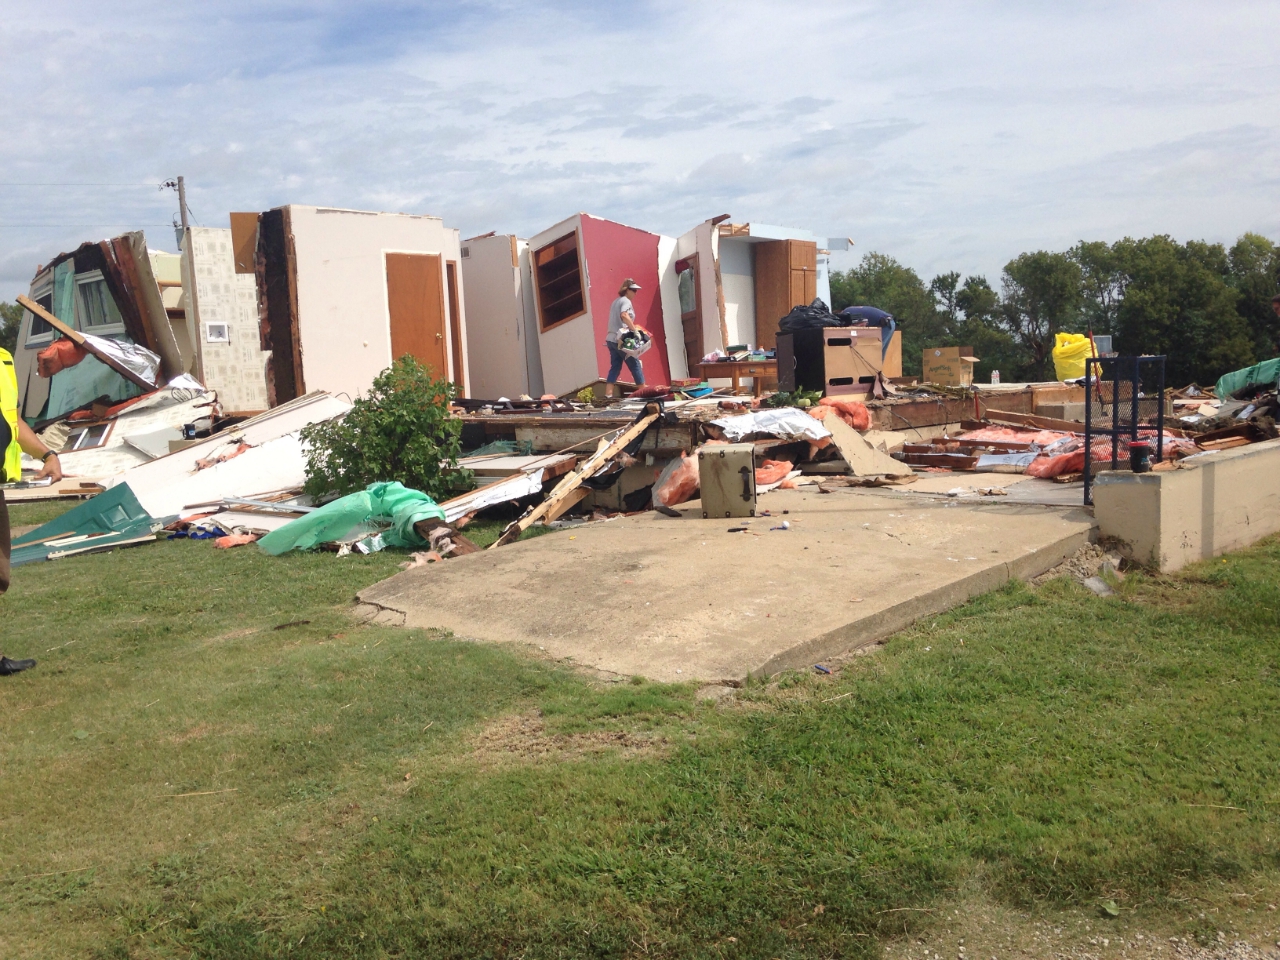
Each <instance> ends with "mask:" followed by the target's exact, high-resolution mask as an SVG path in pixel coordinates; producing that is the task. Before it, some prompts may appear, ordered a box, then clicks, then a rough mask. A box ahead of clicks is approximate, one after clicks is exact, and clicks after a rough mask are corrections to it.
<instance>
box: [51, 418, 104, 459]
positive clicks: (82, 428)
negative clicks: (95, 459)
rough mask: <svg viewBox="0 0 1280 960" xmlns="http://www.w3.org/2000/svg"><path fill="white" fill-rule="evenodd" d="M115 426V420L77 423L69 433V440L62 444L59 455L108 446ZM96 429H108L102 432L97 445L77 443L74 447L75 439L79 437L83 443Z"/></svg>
mask: <svg viewBox="0 0 1280 960" xmlns="http://www.w3.org/2000/svg"><path fill="white" fill-rule="evenodd" d="M115 425H116V422H115V421H114V420H93V421H90V422H88V423H77V424H76V425H75V426H73V427H72V428H71V429H70V430H69V431H68V432H67V439H66V440H64V441H63V442H62V449H61V450H59V451H58V453H59V454H63V453H79V452H80V451H82V450H97V449H99V448H101V447H105V446H106V445H107V441H108V440H110V439H111V431H112V430H113V429H114V428H115ZM95 427H106V429H105V430H103V431H102V435H101V436H99V437H98V442H97V443H93V444H88V445H85V444H83V443H80V442H77V443H76V444H74V445H72V439H73V438H75V437H77V436H78V437H79V439H80V440H81V441H83V439H84V438H85V437H86V436H88V435H89V433H90V431H92V430H93V429H94V428H95Z"/></svg>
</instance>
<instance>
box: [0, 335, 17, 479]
mask: <svg viewBox="0 0 1280 960" xmlns="http://www.w3.org/2000/svg"><path fill="white" fill-rule="evenodd" d="M0 412H3V413H4V419H5V421H6V422H7V423H8V424H9V438H10V439H9V446H8V447H6V448H5V451H4V480H5V482H6V483H12V482H14V481H17V480H21V479H22V448H21V447H20V446H18V374H17V372H16V371H15V370H14V369H13V355H12V354H11V353H9V351H8V350H5V349H3V348H0Z"/></svg>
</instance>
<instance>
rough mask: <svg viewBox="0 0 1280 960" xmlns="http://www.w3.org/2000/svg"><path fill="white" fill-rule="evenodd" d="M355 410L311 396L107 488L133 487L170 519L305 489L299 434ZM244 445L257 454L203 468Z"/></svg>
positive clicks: (149, 465) (121, 478) (153, 512)
mask: <svg viewBox="0 0 1280 960" xmlns="http://www.w3.org/2000/svg"><path fill="white" fill-rule="evenodd" d="M350 409H351V405H350V404H348V403H344V402H343V401H341V400H339V399H338V398H337V397H332V396H329V395H328V394H308V395H307V396H305V397H300V398H298V399H297V400H294V401H293V402H291V403H287V404H283V405H281V406H279V407H275V408H273V409H272V410H270V411H268V412H267V413H265V414H262V415H261V416H258V417H254V418H253V419H252V420H246V421H245V422H244V423H241V424H239V425H237V426H236V427H234V428H232V429H230V430H224V431H223V432H222V433H220V434H218V435H217V436H213V437H210V438H208V439H207V440H204V441H202V442H201V443H197V444H194V445H192V446H190V447H186V448H184V449H182V450H180V451H178V452H177V453H171V454H169V456H167V457H161V458H160V459H158V460H152V461H151V462H150V463H144V464H140V465H139V466H137V467H134V468H133V469H131V470H127V471H125V472H124V473H120V474H117V475H116V476H114V477H112V478H110V479H109V480H106V481H104V486H107V487H114V486H116V485H118V484H120V483H128V484H129V486H130V487H131V488H132V489H133V492H134V493H135V494H136V495H137V497H138V500H139V501H141V503H142V505H143V506H145V507H146V508H147V510H148V512H149V513H151V515H152V516H170V515H172V514H176V513H178V512H180V511H181V509H182V508H183V507H185V506H186V505H187V504H191V503H202V502H205V501H209V500H217V499H221V498H222V497H236V496H239V497H250V496H252V495H254V494H257V493H267V492H270V491H272V490H281V489H285V488H292V487H300V486H302V483H303V481H304V480H305V458H304V455H303V449H302V443H301V441H300V440H299V438H298V431H299V430H301V429H302V428H303V427H304V426H306V425H307V424H309V423H316V422H319V421H321V420H329V419H332V418H333V417H338V416H342V415H343V414H344V413H346V412H347V411H348V410H350ZM241 442H243V443H244V444H246V445H247V446H249V447H250V448H251V449H249V450H248V451H246V452H244V453H241V454H240V455H239V456H236V457H233V458H231V459H228V460H225V461H224V462H222V463H218V464H216V465H214V466H212V467H207V468H205V469H199V467H198V465H197V463H196V461H197V460H206V461H208V460H212V459H214V458H216V457H217V456H218V455H219V454H221V453H224V452H227V451H228V449H229V448H233V447H235V446H236V445H237V444H238V443H241Z"/></svg>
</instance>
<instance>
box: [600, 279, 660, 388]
mask: <svg viewBox="0 0 1280 960" xmlns="http://www.w3.org/2000/svg"><path fill="white" fill-rule="evenodd" d="M639 289H640V284H638V283H636V282H635V281H634V280H632V279H631V278H630V277H628V278H627V279H626V280H623V281H622V286H621V287H620V288H619V289H618V299H617V300H615V301H613V306H612V307H610V308H609V332H608V333H607V334H605V338H604V345H605V346H606V347H607V348H608V350H609V376H608V377H606V378H605V379H606V381H607V382H608V384H609V386H608V387H607V388H606V391H607V392H608V394H609V395H610V396H612V395H613V385H614V384H615V383H617V382H618V374H619V373H621V372H622V364H623V362H624V361H625V362H626V364H627V369H628V370H630V371H631V376H632V377H633V378H634V379H635V381H636V386H641V385H643V384H644V367H643V365H642V364H641V363H640V358H639V357H633V356H629V355H627V354H625V353H623V352H622V350H621V348H620V347H619V346H618V337H620V336H622V333H623V331H624V330H630V331H631V332H632V333H638V334H640V335H641V336H645V337H647V336H648V335H649V332H648V331H647V330H645V329H644V328H643V327H641V326H640V325H639V324H637V323H636V311H635V307H634V306H632V303H631V301H632V300H634V299H635V295H636V291H637V290H639Z"/></svg>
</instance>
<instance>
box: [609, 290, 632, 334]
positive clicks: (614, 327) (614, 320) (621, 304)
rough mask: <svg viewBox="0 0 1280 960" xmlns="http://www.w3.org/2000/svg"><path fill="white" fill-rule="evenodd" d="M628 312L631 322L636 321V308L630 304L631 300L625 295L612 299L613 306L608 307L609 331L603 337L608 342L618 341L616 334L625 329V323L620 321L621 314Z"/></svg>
mask: <svg viewBox="0 0 1280 960" xmlns="http://www.w3.org/2000/svg"><path fill="white" fill-rule="evenodd" d="M624 313H629V314H630V315H631V322H632V323H635V322H636V310H635V307H633V306H632V305H631V301H630V300H628V299H627V298H626V297H619V298H618V299H617V300H615V301H613V306H612V307H610V308H609V332H608V333H607V334H605V339H606V340H608V341H609V342H610V343H617V342H618V335H619V334H621V333H622V331H623V330H626V329H627V325H626V324H625V323H623V321H622V315H623V314H624Z"/></svg>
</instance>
